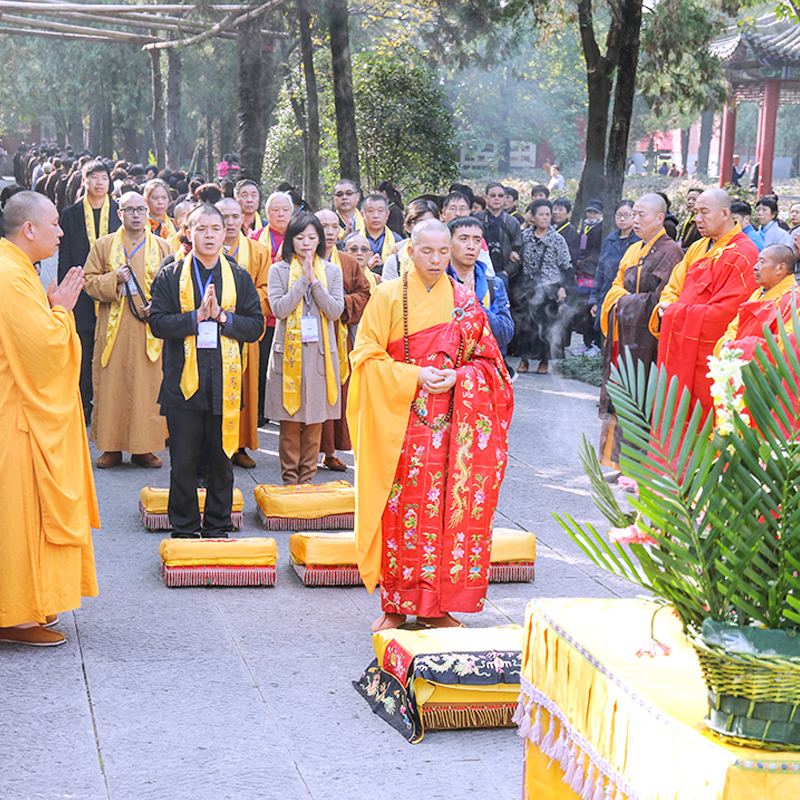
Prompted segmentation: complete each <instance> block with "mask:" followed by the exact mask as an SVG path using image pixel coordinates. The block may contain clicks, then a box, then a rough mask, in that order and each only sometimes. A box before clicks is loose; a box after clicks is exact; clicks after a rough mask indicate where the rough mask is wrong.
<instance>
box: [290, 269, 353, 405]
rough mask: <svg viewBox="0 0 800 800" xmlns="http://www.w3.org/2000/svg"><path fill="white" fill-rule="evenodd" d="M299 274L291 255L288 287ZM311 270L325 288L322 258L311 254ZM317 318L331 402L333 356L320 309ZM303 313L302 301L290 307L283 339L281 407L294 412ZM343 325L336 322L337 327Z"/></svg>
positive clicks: (335, 391)
mask: <svg viewBox="0 0 800 800" xmlns="http://www.w3.org/2000/svg"><path fill="white" fill-rule="evenodd" d="M302 274H303V267H302V265H301V264H300V261H299V260H298V259H297V258H296V257H293V258H292V263H291V264H290V265H289V286H288V287H287V289H291V288H292V285H293V284H294V282H295V281H296V280H297V279H298V278H299V277H300V276H301V275H302ZM314 274H315V275H316V276H317V280H319V281H321V282H322V285H323V286H324V287H325V288H326V289H327V288H328V280H327V277H326V275H325V263H324V262H323V260H322V259H321V258H320V257H319V256H317V255H315V256H314ZM319 315H320V321H321V323H322V325H321V327H322V346H323V348H324V350H325V386H326V389H327V392H328V402H329V403H330V404H331V405H333V404H334V403H335V402H336V398H337V397H338V396H339V388H338V387H337V386H336V375H335V372H334V369H333V358H332V357H331V346H330V340H329V337H328V321H327V318H326V317H325V315H324V314H323V313H322V310H320V313H319ZM302 316H303V301H302V300H300V302H299V303H298V304H297V306H296V307H295V308H294V310H293V311H292V312H291V314H289V316H288V317H287V318H286V340H285V344H284V351H283V407H284V408H285V409H286V410H287V411H288V412H289V413H290V414H296V413H297V411H298V409H299V408H300V384H301V382H302V379H303V340H302V336H301V333H300V318H301V317H302ZM343 328H344V326H343V325H340V326H339V329H340V331H341V330H342V329H343ZM346 336H347V334H346V333H345V348H344V350H345V353H344V358H345V360H346V359H347V345H346ZM339 363H340V364H341V363H342V352H341V337H340V343H339Z"/></svg>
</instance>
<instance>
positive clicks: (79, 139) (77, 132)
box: [68, 113, 84, 153]
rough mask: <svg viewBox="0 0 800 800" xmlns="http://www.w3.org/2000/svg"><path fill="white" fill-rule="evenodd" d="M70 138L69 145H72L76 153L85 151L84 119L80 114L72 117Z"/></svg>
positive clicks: (74, 114)
mask: <svg viewBox="0 0 800 800" xmlns="http://www.w3.org/2000/svg"><path fill="white" fill-rule="evenodd" d="M68 138H69V143H70V144H71V145H72V149H73V150H75V152H76V153H77V152H80V151H81V150H83V148H84V141H83V119H82V118H81V115H80V114H78V113H73V114H71V115H70V118H69V129H68Z"/></svg>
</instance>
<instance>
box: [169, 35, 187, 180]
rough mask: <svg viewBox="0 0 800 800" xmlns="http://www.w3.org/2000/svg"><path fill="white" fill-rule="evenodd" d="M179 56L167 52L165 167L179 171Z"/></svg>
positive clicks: (180, 137) (180, 147)
mask: <svg viewBox="0 0 800 800" xmlns="http://www.w3.org/2000/svg"><path fill="white" fill-rule="evenodd" d="M182 66H183V64H182V61H181V54H180V52H178V50H176V49H175V48H170V49H169V50H168V51H167V167H168V168H169V169H179V168H180V166H181V163H182V162H183V141H182V136H181V68H182Z"/></svg>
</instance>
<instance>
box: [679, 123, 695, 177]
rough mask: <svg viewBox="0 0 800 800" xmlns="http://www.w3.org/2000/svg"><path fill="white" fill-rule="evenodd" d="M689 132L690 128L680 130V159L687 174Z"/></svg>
mask: <svg viewBox="0 0 800 800" xmlns="http://www.w3.org/2000/svg"><path fill="white" fill-rule="evenodd" d="M691 132H692V129H691V128H684V129H683V130H682V131H681V161H682V162H683V168H684V169H685V170H686V174H687V175H688V174H689V134H690V133H691Z"/></svg>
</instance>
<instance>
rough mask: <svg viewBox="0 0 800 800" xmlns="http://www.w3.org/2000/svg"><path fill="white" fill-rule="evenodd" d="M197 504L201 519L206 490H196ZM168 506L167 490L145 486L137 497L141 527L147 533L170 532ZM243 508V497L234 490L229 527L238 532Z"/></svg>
mask: <svg viewBox="0 0 800 800" xmlns="http://www.w3.org/2000/svg"><path fill="white" fill-rule="evenodd" d="M197 502H198V503H199V504H200V517H201V519H202V515H203V510H204V508H205V505H206V490H205V489H198V490H197ZM168 505H169V489H156V488H154V487H153V486H145V487H144V489H142V493H141V495H140V497H139V511H140V512H141V514H142V525H144V527H145V528H147V530H148V531H171V530H172V525H170V524H169V516H168V515H167V507H168ZM243 508H244V497H243V495H242V493H241V492H240V491H239V490H238V489H236V488H234V490H233V506H232V508H231V525H233V527H234V528H235V529H236V530H238V529H239V528H241V527H242V509H243Z"/></svg>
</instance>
